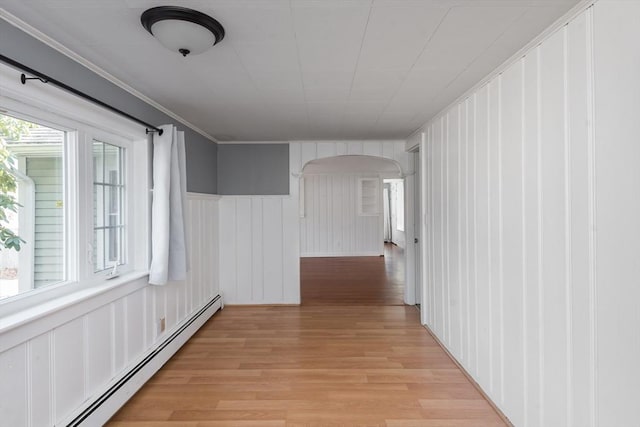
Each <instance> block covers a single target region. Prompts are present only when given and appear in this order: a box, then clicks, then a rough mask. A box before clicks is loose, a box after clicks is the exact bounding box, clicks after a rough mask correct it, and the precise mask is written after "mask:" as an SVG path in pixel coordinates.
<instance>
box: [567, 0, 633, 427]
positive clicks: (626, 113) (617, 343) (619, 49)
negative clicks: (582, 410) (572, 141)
mask: <svg viewBox="0 0 640 427" xmlns="http://www.w3.org/2000/svg"><path fill="white" fill-rule="evenodd" d="M638 16H640V2H637V1H613V0H607V1H604V2H598V3H596V4H595V5H594V7H593V25H594V28H593V34H594V39H593V42H594V46H593V55H594V56H593V57H594V61H595V64H594V65H595V70H594V78H595V81H594V82H593V90H594V91H595V92H594V94H593V96H594V99H595V114H594V118H595V124H594V126H595V130H594V132H595V134H594V137H595V139H594V147H593V150H594V152H593V154H594V156H595V158H594V159H593V160H592V162H590V163H591V167H592V168H593V173H594V177H592V178H591V180H594V179H595V182H594V186H595V200H594V205H595V215H594V221H595V223H594V224H593V227H594V231H595V243H597V245H596V246H595V250H596V252H595V257H594V259H593V261H594V264H595V265H594V271H593V273H592V274H595V277H594V280H595V283H594V286H595V289H594V290H593V292H594V293H595V294H594V295H593V298H594V302H593V305H592V308H593V310H594V311H595V312H596V324H595V325H594V330H593V333H594V339H595V347H596V350H597V353H596V354H595V355H594V356H595V362H596V366H595V367H594V370H595V373H596V384H597V395H596V399H597V400H596V410H595V413H594V416H596V417H597V422H598V425H599V426H626V425H636V424H638V420H640V405H638V396H639V395H640V370H639V369H638V360H640V340H639V339H638V325H640V310H638V301H640V288H639V287H638V278H639V277H640V263H639V262H638V254H639V253H640V221H639V220H638V219H639V218H640V202H639V200H640V199H639V198H638V186H639V183H640V168H639V167H638V159H640V144H638V135H640V120H638V113H639V112H640V96H639V95H640V87H639V83H640V80H639V79H638V76H639V72H640V70H639V64H640V51H638V49H637V43H638V39H639V37H640V26H639V25H638V20H637V18H638ZM590 246H593V243H592V244H590ZM575 285H576V286H577V283H575ZM574 288H575V286H574ZM576 374H577V373H576Z"/></svg>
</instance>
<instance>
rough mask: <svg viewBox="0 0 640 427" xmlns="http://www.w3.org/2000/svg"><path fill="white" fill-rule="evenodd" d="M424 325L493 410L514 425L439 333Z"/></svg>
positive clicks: (508, 423) (506, 421)
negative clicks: (450, 350)
mask: <svg viewBox="0 0 640 427" xmlns="http://www.w3.org/2000/svg"><path fill="white" fill-rule="evenodd" d="M422 326H423V327H424V328H425V329H426V330H427V332H429V335H431V337H432V338H433V339H434V340H435V341H436V342H437V343H438V345H439V346H440V347H441V348H442V349H443V350H444V352H445V353H446V354H447V356H449V359H451V361H452V362H453V363H455V365H456V366H457V367H458V369H460V370H461V371H462V373H463V374H464V376H465V377H467V379H468V380H469V382H471V384H473V386H474V387H475V388H476V390H478V392H480V394H481V395H482V397H484V398H485V399H486V401H487V402H489V405H491V407H492V408H493V410H494V411H496V412H497V413H498V416H499V417H500V418H501V419H502V421H504V422H505V424H507V425H508V426H509V427H514V425H513V423H512V422H511V420H509V418H507V416H506V415H505V414H504V413H503V412H502V411H501V410H500V408H498V405H496V404H495V403H494V402H493V400H491V397H489V395H488V394H487V393H485V391H484V390H483V389H482V387H480V384H478V383H477V382H476V380H474V379H473V377H472V376H471V374H469V372H467V370H466V369H465V368H464V366H462V365H461V364H460V363H459V362H458V359H456V358H455V357H453V354H451V352H449V350H447V347H445V345H444V344H443V343H442V341H440V339H439V338H438V337H437V335H436V334H434V333H433V331H432V330H431V328H429V327H428V326H427V325H422Z"/></svg>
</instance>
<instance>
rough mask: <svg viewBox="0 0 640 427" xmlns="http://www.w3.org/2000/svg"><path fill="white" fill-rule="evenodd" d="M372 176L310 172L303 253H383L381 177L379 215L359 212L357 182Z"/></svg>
mask: <svg viewBox="0 0 640 427" xmlns="http://www.w3.org/2000/svg"><path fill="white" fill-rule="evenodd" d="M365 177H367V178H371V177H373V178H377V179H379V177H377V176H371V175H345V174H327V175H324V174H323V175H307V174H305V177H304V186H305V191H304V199H305V200H304V201H303V203H304V217H303V218H300V256H302V257H315V256H377V255H382V253H383V241H384V237H383V226H382V180H381V179H380V192H379V193H380V195H379V202H380V203H379V214H378V215H367V216H363V215H359V214H358V184H359V180H360V179H361V178H365Z"/></svg>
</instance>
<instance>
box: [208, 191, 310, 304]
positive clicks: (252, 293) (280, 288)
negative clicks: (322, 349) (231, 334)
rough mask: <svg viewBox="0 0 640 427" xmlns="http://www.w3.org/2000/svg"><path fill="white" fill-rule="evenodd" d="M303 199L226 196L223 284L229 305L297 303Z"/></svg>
mask: <svg viewBox="0 0 640 427" xmlns="http://www.w3.org/2000/svg"><path fill="white" fill-rule="evenodd" d="M299 246H300V245H299V239H298V202H297V200H294V199H293V198H292V197H290V196H222V198H221V199H220V285H221V290H222V296H223V298H224V301H225V303H228V304H298V303H299V302H300V266H299V264H300V261H299Z"/></svg>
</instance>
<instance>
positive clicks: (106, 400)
mask: <svg viewBox="0 0 640 427" xmlns="http://www.w3.org/2000/svg"><path fill="white" fill-rule="evenodd" d="M221 305H222V298H221V297H220V295H217V296H215V297H214V298H213V299H212V300H211V301H209V302H208V303H206V304H204V306H203V307H202V308H201V309H200V310H198V311H197V312H196V313H195V314H194V315H193V316H191V317H189V318H187V319H185V320H184V321H182V322H181V323H179V324H178V325H176V327H175V328H174V329H173V331H171V334H168V335H167V338H166V339H165V340H163V341H162V342H160V343H159V344H158V345H156V346H155V347H153V348H152V349H151V350H149V351H147V352H146V353H145V354H143V355H142V356H140V357H139V358H138V360H137V361H134V362H133V363H132V364H131V368H130V369H129V370H127V371H125V372H123V373H121V374H120V375H118V377H116V378H115V379H114V380H113V381H112V382H110V383H109V384H108V385H106V386H105V387H104V389H103V391H102V393H96V395H95V396H94V398H92V399H90V400H89V401H88V402H86V403H85V405H83V406H82V407H81V408H79V409H78V410H77V411H76V412H75V413H74V414H73V415H71V416H70V417H68V418H67V419H66V420H65V421H64V422H63V423H62V424H63V425H67V426H74V427H75V426H81V425H86V426H93V425H102V424H104V423H106V422H107V421H108V420H109V418H111V417H112V416H113V415H114V414H115V413H116V412H117V411H118V410H119V409H120V408H121V407H122V406H124V404H125V403H126V402H127V401H128V400H129V399H130V398H131V397H133V395H134V394H135V393H136V392H137V391H138V390H139V389H140V388H141V387H142V386H143V385H144V384H145V383H146V382H147V381H148V380H149V379H150V378H151V377H152V376H153V375H154V374H155V373H156V372H157V371H158V370H160V368H162V366H164V364H165V363H167V361H168V360H169V359H170V358H171V357H172V356H173V355H174V354H175V353H176V352H177V351H178V350H179V349H180V348H181V347H182V346H183V345H184V344H185V343H186V342H187V341H188V340H189V339H190V338H191V337H192V336H193V335H194V334H195V333H196V332H197V331H198V330H199V329H200V328H201V327H202V325H204V324H205V323H206V322H207V321H208V320H209V319H210V318H211V317H212V316H213V315H214V314H215V313H216V312H217V311H218V310H220V309H221Z"/></svg>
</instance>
